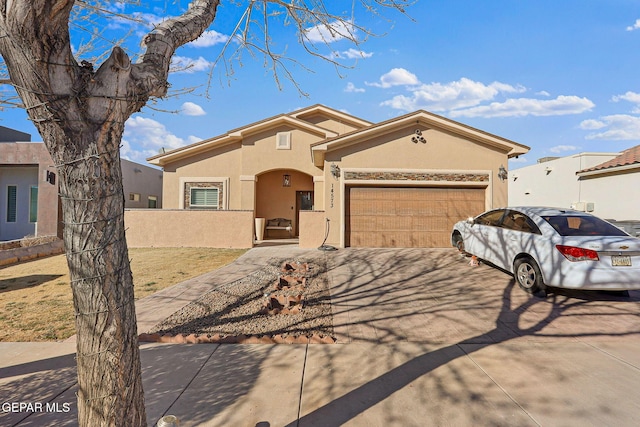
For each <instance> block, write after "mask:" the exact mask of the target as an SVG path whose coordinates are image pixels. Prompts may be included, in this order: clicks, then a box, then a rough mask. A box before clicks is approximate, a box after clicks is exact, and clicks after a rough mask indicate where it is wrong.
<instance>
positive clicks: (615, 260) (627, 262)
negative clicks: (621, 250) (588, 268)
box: [611, 255, 631, 267]
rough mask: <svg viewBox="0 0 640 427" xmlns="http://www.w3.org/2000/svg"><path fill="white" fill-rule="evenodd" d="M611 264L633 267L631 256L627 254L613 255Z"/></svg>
mask: <svg viewBox="0 0 640 427" xmlns="http://www.w3.org/2000/svg"><path fill="white" fill-rule="evenodd" d="M611 265H612V266H614V267H631V257H630V256H625V255H613V256H612V257H611Z"/></svg>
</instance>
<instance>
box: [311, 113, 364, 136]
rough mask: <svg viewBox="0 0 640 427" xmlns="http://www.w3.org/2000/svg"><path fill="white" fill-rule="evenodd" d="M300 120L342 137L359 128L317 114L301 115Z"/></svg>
mask: <svg viewBox="0 0 640 427" xmlns="http://www.w3.org/2000/svg"><path fill="white" fill-rule="evenodd" d="M300 118H301V119H303V120H304V121H307V122H309V123H313V124H315V125H317V126H320V127H321V128H324V129H329V130H330V131H333V132H336V133H337V134H339V135H343V134H345V133H349V132H352V131H354V130H357V129H359V128H360V127H358V126H356V125H354V124H352V123H347V122H345V121H339V120H336V119H331V118H328V117H327V116H325V115H324V114H319V113H317V114H306V115H302V116H300Z"/></svg>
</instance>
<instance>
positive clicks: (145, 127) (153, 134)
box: [120, 116, 200, 163]
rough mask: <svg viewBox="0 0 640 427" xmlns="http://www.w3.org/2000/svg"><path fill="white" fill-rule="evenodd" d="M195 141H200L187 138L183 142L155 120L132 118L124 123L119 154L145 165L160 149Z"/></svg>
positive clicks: (177, 146) (176, 146)
mask: <svg viewBox="0 0 640 427" xmlns="http://www.w3.org/2000/svg"><path fill="white" fill-rule="evenodd" d="M196 140H198V141H199V140H200V139H199V138H196V137H189V138H188V139H187V140H184V139H183V138H180V137H178V136H176V135H174V134H173V133H171V132H170V131H169V130H167V128H166V127H165V126H164V125H163V124H162V123H160V122H158V121H156V120H153V119H149V118H146V117H142V116H133V117H131V118H129V119H128V120H127V122H126V123H125V128H124V135H123V137H122V148H121V149H120V153H121V155H122V157H123V158H125V159H128V160H131V161H135V162H140V163H145V161H146V160H145V159H147V158H148V157H151V156H155V155H156V154H158V153H159V152H160V149H161V148H166V149H167V150H173V149H174V148H179V147H183V146H185V145H187V144H190V143H192V142H194V141H196Z"/></svg>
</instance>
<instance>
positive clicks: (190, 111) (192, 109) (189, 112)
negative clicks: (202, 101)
mask: <svg viewBox="0 0 640 427" xmlns="http://www.w3.org/2000/svg"><path fill="white" fill-rule="evenodd" d="M182 112H183V113H184V115H185V116H204V115H206V114H207V113H206V111H204V109H203V108H202V107H201V106H199V105H198V104H195V103H193V102H185V103H184V104H182Z"/></svg>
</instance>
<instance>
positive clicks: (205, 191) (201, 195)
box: [189, 188, 218, 209]
mask: <svg viewBox="0 0 640 427" xmlns="http://www.w3.org/2000/svg"><path fill="white" fill-rule="evenodd" d="M189 206H191V207H192V208H205V209H218V189H217V188H192V189H191V200H190V203H189Z"/></svg>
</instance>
